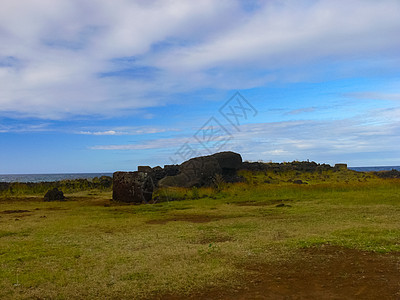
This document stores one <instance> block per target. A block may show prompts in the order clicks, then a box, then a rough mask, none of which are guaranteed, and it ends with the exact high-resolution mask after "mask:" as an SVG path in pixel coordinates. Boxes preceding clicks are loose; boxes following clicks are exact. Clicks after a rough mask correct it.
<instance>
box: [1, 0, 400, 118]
mask: <svg viewBox="0 0 400 300" xmlns="http://www.w3.org/2000/svg"><path fill="white" fill-rule="evenodd" d="M259 3H260V5H259V8H258V9H252V10H248V9H247V10H246V9H243V7H242V6H241V5H242V4H241V2H240V1H227V0H226V1H212V0H204V1H196V2H195V3H193V1H185V0H181V1H179V0H172V1H161V0H153V1H128V0H118V1H108V0H99V1H96V2H95V3H94V2H93V1H90V0H81V1H77V0H72V1H71V0H58V1H50V0H20V1H13V0H4V1H2V8H1V10H0V114H8V115H22V116H30V117H32V116H33V117H41V118H51V119H60V118H67V117H71V116H75V115H91V114H96V115H103V116H115V115H118V114H124V113H129V112H130V111H132V110H138V109H142V108H149V107H154V106H159V105H165V104H167V103H168V102H169V101H172V100H171V99H173V97H171V95H173V94H174V93H181V92H188V91H193V90H195V89H198V88H203V87H208V88H222V89H241V88H249V87H255V86H262V85H265V84H266V83H268V82H271V81H275V80H299V79H300V80H301V79H302V78H304V77H307V75H304V74H309V73H310V74H312V73H313V72H316V71H315V70H310V69H307V70H303V69H302V68H301V66H304V64H313V63H318V62H321V61H322V60H324V59H328V60H329V62H334V63H339V62H343V63H344V65H348V62H349V61H352V60H355V59H356V60H361V61H362V60H364V59H367V60H368V59H374V60H376V61H377V64H378V65H379V66H380V64H384V63H386V60H391V61H393V60H394V61H396V59H397V65H396V63H395V64H394V65H393V66H392V68H398V66H399V65H400V63H399V61H398V54H397V52H398V49H399V46H400V40H399V39H398V36H399V33H400V18H399V17H398V16H399V14H400V2H399V1H395V0H384V1H361V0H352V1H326V0H325V1H296V2H292V1H278V0H276V1H260V2H259ZM121 58H130V59H122V60H121ZM382 60H383V62H382ZM294 66H295V67H296V68H297V69H296V70H293V69H292V67H294ZM143 67H145V69H144V70H145V71H144V74H142V73H140V74H139V75H137V76H135V70H137V69H140V68H143ZM121 70H122V71H124V70H125V71H126V70H130V71H127V75H128V76H118V72H119V71H121ZM276 70H280V71H279V73H274V72H275V71H276ZM282 70H286V71H284V72H282ZM299 70H300V71H299ZM316 70H320V68H316ZM357 70H358V68H356V70H354V71H353V72H357ZM102 74H103V75H104V74H106V75H107V74H108V75H110V74H114V76H108V75H107V76H102ZM146 76H148V77H146Z"/></svg>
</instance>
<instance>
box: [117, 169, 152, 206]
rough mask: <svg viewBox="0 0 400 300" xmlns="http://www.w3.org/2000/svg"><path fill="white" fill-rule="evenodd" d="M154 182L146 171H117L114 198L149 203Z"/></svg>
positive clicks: (127, 201)
mask: <svg viewBox="0 0 400 300" xmlns="http://www.w3.org/2000/svg"><path fill="white" fill-rule="evenodd" d="M153 189H154V184H153V182H152V179H151V176H149V174H148V173H145V172H138V171H137V172H115V173H114V174H113V200H114V201H118V202H126V203H137V204H139V203H149V202H150V201H151V199H152V195H153Z"/></svg>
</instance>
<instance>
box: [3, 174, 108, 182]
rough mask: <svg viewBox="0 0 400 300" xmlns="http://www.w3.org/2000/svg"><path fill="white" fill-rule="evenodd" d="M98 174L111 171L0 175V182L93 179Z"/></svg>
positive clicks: (98, 175)
mask: <svg viewBox="0 0 400 300" xmlns="http://www.w3.org/2000/svg"><path fill="white" fill-rule="evenodd" d="M100 176H112V173H76V174H72V173H69V174H12V175H0V182H45V181H47V182H51V181H59V180H66V179H89V180H90V179H93V178H94V177H100Z"/></svg>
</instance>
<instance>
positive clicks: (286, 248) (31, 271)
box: [0, 172, 400, 299]
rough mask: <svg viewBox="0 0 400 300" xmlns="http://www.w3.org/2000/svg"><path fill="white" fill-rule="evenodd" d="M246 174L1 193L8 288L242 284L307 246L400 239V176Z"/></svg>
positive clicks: (137, 292) (88, 293)
mask: <svg viewBox="0 0 400 300" xmlns="http://www.w3.org/2000/svg"><path fill="white" fill-rule="evenodd" d="M245 175H246V176H252V177H253V176H254V177H256V178H253V181H251V180H249V183H239V184H226V185H224V188H221V189H219V190H214V189H211V188H208V189H205V188H204V189H201V188H200V189H196V190H193V189H167V190H163V191H159V194H160V195H161V194H163V195H164V196H165V195H167V196H166V197H164V199H163V200H165V201H164V202H158V203H156V204H153V205H117V204H115V203H112V202H111V201H110V200H109V199H110V198H111V192H108V191H100V190H98V191H96V190H92V191H87V192H79V193H75V194H68V195H67V196H68V199H69V200H68V201H65V202H43V201H42V199H41V198H40V197H37V198H34V197H31V198H28V199H27V198H23V197H22V198H12V199H10V198H0V270H1V272H0V298H1V299H15V298H22V299H25V298H26V299H28V298H35V297H37V298H55V299H65V298H76V299H80V298H89V299H94V298H126V299H132V298H145V297H151V296H154V295H162V294H166V293H180V294H182V295H184V294H188V293H190V292H191V291H193V290H197V289H203V288H209V287H213V286H226V287H230V286H234V285H239V284H240V283H241V282H242V281H241V279H242V278H243V276H246V275H247V274H246V271H244V270H243V268H242V266H243V265H246V264H249V265H250V264H254V263H274V262H278V261H285V260H290V259H292V258H293V257H295V256H296V254H297V251H298V250H299V249H300V248H304V247H312V246H315V245H321V244H331V245H338V246H343V247H349V248H355V249H362V250H368V251H374V252H393V251H400V181H399V180H381V179H377V178H375V177H370V178H368V177H367V178H366V180H363V177H362V176H363V175H358V174H356V175H354V174H352V173H349V174H346V173H342V174H340V172H336V173H334V172H332V174H330V175H329V176H328V177H327V178H325V177H324V178H323V179H325V180H328V181H323V180H321V176H320V175H319V176H317V175H315V174H303V175H301V176H300V175H298V174H296V176H297V177H300V178H299V179H302V180H306V179H307V180H308V181H309V184H307V185H295V184H292V183H290V182H287V180H289V179H291V178H292V177H294V176H293V175H292V174H282V175H279V178H277V177H276V176H275V177H274V178H273V179H274V180H276V181H277V182H279V183H276V184H275V183H264V181H265V180H267V178H268V176H270V175H269V174H261V173H260V174H249V173H248V174H245ZM323 175H326V174H323ZM302 176H303V177H302ZM359 176H360V177H359ZM271 177H272V176H271ZM306 177H307V178H306ZM360 178H361V179H362V180H361V181H359V179H360ZM296 179H297V178H296ZM173 199H175V200H176V199H180V201H172V200H173ZM182 199H190V200H182ZM282 203H283V204H285V205H284V206H279V207H277V205H279V204H282ZM9 210H29V212H25V213H4V212H5V211H9Z"/></svg>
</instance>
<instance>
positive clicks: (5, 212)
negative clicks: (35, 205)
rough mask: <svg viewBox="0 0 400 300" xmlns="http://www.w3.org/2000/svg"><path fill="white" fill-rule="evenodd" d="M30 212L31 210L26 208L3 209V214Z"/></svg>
mask: <svg viewBox="0 0 400 300" xmlns="http://www.w3.org/2000/svg"><path fill="white" fill-rule="evenodd" d="M27 212H30V210H24V209H10V210H3V211H2V213H3V214H21V213H27Z"/></svg>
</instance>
